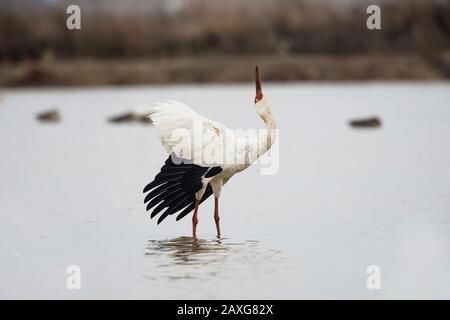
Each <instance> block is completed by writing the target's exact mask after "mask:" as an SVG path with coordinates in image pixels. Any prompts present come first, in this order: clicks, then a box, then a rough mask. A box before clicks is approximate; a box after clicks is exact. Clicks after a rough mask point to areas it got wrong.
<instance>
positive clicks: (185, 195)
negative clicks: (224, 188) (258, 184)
mask: <svg viewBox="0 0 450 320" xmlns="http://www.w3.org/2000/svg"><path fill="white" fill-rule="evenodd" d="M222 170H223V169H222V168H221V167H220V166H215V167H205V166H199V165H196V164H193V163H192V162H190V161H187V160H185V159H182V158H178V157H177V156H175V154H171V155H170V156H169V158H168V159H167V160H166V161H165V163H164V165H163V166H162V168H161V171H160V172H159V173H158V174H157V175H156V176H155V178H154V180H153V181H152V182H150V183H149V184H147V186H146V187H145V188H144V193H147V192H149V193H148V194H147V196H146V197H145V200H144V203H147V202H148V204H147V211H149V210H150V209H152V208H153V210H152V213H151V215H150V217H151V218H153V217H155V216H156V215H158V214H159V213H160V212H161V211H163V210H164V209H166V210H165V211H164V212H163V213H162V214H161V215H160V217H159V219H158V224H159V223H161V222H162V221H163V220H164V219H165V218H166V217H167V216H169V215H171V214H174V213H176V212H178V211H181V213H180V214H178V216H177V221H178V220H180V219H181V218H183V217H184V216H186V215H187V214H188V213H190V212H191V211H192V210H193V209H194V207H195V193H196V192H197V191H199V190H200V189H201V188H202V187H203V183H202V177H207V178H210V177H213V176H214V175H216V174H218V173H220V172H222ZM212 193H213V191H212V188H211V186H210V185H208V186H207V188H206V190H205V194H204V195H203V197H202V199H201V200H200V203H201V202H203V201H205V200H206V199H207V198H208V197H209V196H210V195H211V194H212Z"/></svg>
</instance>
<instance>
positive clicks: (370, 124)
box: [350, 117, 381, 128]
mask: <svg viewBox="0 0 450 320" xmlns="http://www.w3.org/2000/svg"><path fill="white" fill-rule="evenodd" d="M350 125H351V126H352V127H353V128H379V127H381V120H380V119H379V118H377V117H370V118H364V119H355V120H351V121H350Z"/></svg>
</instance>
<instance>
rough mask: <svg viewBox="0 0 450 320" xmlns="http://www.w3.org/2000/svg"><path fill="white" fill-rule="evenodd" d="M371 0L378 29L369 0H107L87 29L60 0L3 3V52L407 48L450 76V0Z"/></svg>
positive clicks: (24, 57)
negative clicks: (71, 23)
mask: <svg viewBox="0 0 450 320" xmlns="http://www.w3.org/2000/svg"><path fill="white" fill-rule="evenodd" d="M372 2H375V3H377V2H378V3H379V5H380V7H381V9H382V30H379V31H378V30H377V31H372V30H368V29H367V28H366V18H367V14H366V12H365V9H366V6H367V3H366V5H362V3H361V2H349V3H348V4H347V5H345V6H330V5H329V2H327V1H318V2H317V1H316V2H313V1H298V0H277V1H269V0H258V1H252V2H250V1H247V0H242V1H208V0H196V1H190V2H185V3H188V4H187V5H186V4H185V5H183V6H182V7H180V8H176V10H175V9H172V10H167V8H165V7H164V6H163V5H159V6H158V5H156V4H161V3H162V2H161V1H155V2H154V4H155V5H154V6H152V7H151V8H146V10H143V9H142V8H141V7H139V6H133V5H132V4H133V3H134V4H135V3H138V2H135V1H134V2H133V1H132V2H130V6H129V7H126V8H125V9H123V8H122V9H120V10H119V9H118V8H117V7H116V6H112V7H111V8H110V7H107V6H106V5H105V3H106V2H101V3H103V5H101V6H95V5H90V6H89V7H88V9H86V10H85V9H83V6H82V30H80V31H68V30H67V29H66V28H65V19H66V17H67V15H66V13H65V5H63V3H61V2H58V3H57V5H43V4H40V5H36V4H35V5H33V4H28V5H27V6H26V7H24V6H8V5H5V4H4V3H0V4H2V5H1V6H0V61H2V64H3V65H5V64H8V63H9V64H10V63H14V62H21V61H28V63H33V61H35V62H40V61H47V60H52V59H53V60H54V59H56V60H65V61H67V60H71V59H77V60H80V59H81V60H83V59H111V60H117V59H120V60H122V61H124V60H136V59H150V58H157V59H161V58H177V59H181V58H186V57H188V58H189V59H194V58H196V57H198V58H199V59H204V58H206V57H211V56H216V57H217V56H227V55H232V56H233V57H239V56H241V57H242V56H245V57H249V56H250V57H251V56H265V57H267V56H272V57H274V59H276V57H295V56H298V55H302V56H305V55H308V56H311V57H313V56H334V57H345V56H351V55H357V56H361V55H366V54H370V55H390V54H395V55H399V54H407V55H409V56H410V55H418V56H420V57H421V59H423V60H424V61H425V62H426V63H428V64H429V66H430V68H431V69H433V68H438V69H439V70H440V72H441V73H442V76H443V77H449V76H450V75H449V74H450V69H449V65H448V54H446V53H445V52H446V51H448V50H450V1H448V0H444V1H438V0H436V1H420V0H417V1H407V0H405V1H382V2H380V1H372ZM411 67H413V66H411ZM15 72H18V71H17V70H15ZM430 72H431V71H430ZM316 73H317V72H316ZM350 77H351V76H350ZM206 80H207V79H206ZM231 80H232V79H231ZM123 81H124V82H127V80H126V79H124V80H123ZM3 84H4V83H3Z"/></svg>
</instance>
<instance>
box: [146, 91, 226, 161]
mask: <svg viewBox="0 0 450 320" xmlns="http://www.w3.org/2000/svg"><path fill="white" fill-rule="evenodd" d="M149 117H150V119H151V120H152V122H153V124H154V126H155V127H156V129H157V130H158V133H159V138H160V140H161V144H162V145H163V147H164V148H165V149H166V151H167V152H168V153H175V154H176V155H177V156H178V157H179V158H182V159H187V160H189V161H191V162H192V163H194V164H197V165H200V166H205V165H206V166H212V165H222V164H223V162H224V160H223V159H224V156H223V152H224V144H225V138H226V136H227V134H229V130H228V129H227V128H226V127H225V126H224V125H222V124H220V123H217V122H215V121H212V120H210V119H208V118H206V117H203V116H201V115H199V114H198V113H197V112H195V111H194V110H192V109H191V108H189V107H188V106H186V105H185V104H183V103H181V102H178V101H174V100H167V101H163V102H159V103H156V104H154V105H152V106H151V107H150V109H149ZM229 140H230V139H229V137H228V141H229Z"/></svg>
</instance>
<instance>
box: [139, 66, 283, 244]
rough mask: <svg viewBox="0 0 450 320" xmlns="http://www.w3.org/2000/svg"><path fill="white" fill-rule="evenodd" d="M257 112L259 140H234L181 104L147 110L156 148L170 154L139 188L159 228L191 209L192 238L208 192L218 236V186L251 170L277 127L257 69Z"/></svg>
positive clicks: (162, 104)
mask: <svg viewBox="0 0 450 320" xmlns="http://www.w3.org/2000/svg"><path fill="white" fill-rule="evenodd" d="M255 107H256V112H257V113H258V114H259V116H260V117H261V119H262V120H263V121H264V123H265V124H266V130H265V132H264V134H263V135H262V136H244V137H242V136H240V137H238V136H236V135H235V134H234V132H233V131H232V130H230V129H228V128H226V127H225V126H224V125H223V124H221V123H218V122H215V121H213V120H210V119H208V118H206V117H204V116H202V115H200V114H198V113H197V112H195V111H194V110H192V109H191V108H189V107H188V106H186V105H185V104H183V103H181V102H178V101H174V100H167V101H163V102H159V103H156V104H154V105H152V106H151V107H150V108H149V110H148V114H149V118H150V119H151V120H152V122H153V124H154V126H155V128H156V129H157V130H158V134H159V138H160V140H161V144H162V145H163V147H164V148H165V149H166V151H167V152H168V153H169V154H171V156H170V157H169V159H167V161H166V162H165V165H164V166H163V167H162V168H161V172H160V173H159V174H158V175H157V176H156V177H155V179H154V180H153V181H152V182H150V183H149V184H148V185H147V186H146V187H145V189H144V193H146V192H149V193H148V194H147V196H146V197H145V203H147V202H148V204H147V210H150V209H151V208H154V209H153V211H152V214H151V217H152V218H153V217H154V216H156V215H157V214H159V213H160V212H162V213H161V215H160V217H159V219H158V223H160V222H161V221H162V220H164V219H165V218H166V217H167V216H168V215H171V214H174V213H178V216H177V220H179V219H181V218H183V217H184V216H185V215H186V214H188V213H189V212H191V211H192V210H193V209H195V210H194V216H193V235H194V237H195V234H196V233H195V230H196V225H197V209H198V206H199V204H200V203H201V202H203V201H204V200H206V198H208V197H209V196H210V195H211V194H212V193H214V196H215V214H214V217H215V220H216V227H217V233H218V236H220V226H219V214H218V198H219V196H220V193H221V190H222V186H223V185H224V184H225V183H226V182H227V181H228V180H229V179H230V178H231V177H232V176H233V175H234V174H236V173H237V172H240V171H242V170H244V169H245V168H247V167H248V166H250V165H251V164H252V163H253V162H254V161H255V160H256V159H257V158H258V157H259V156H260V155H262V154H263V153H264V152H266V151H267V150H268V149H269V148H270V147H271V146H272V144H273V143H274V141H275V139H276V130H275V129H276V124H275V121H274V119H273V116H272V113H271V112H270V108H269V104H268V102H267V99H266V98H265V96H263V93H262V90H261V82H260V80H259V74H258V69H256V97H255Z"/></svg>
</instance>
